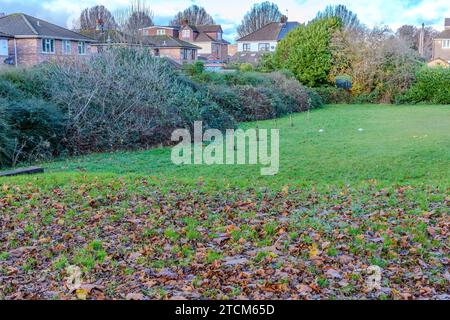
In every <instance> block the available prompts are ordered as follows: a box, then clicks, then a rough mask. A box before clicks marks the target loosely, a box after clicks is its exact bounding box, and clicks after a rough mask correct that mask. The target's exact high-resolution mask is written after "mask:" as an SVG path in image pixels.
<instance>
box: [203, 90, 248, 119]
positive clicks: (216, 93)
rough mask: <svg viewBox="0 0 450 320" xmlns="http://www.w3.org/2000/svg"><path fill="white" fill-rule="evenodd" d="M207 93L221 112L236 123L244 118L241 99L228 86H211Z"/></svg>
mask: <svg viewBox="0 0 450 320" xmlns="http://www.w3.org/2000/svg"><path fill="white" fill-rule="evenodd" d="M208 93H209V95H210V97H211V99H213V100H214V101H215V102H216V103H217V104H218V105H219V106H220V107H221V108H222V110H223V111H225V112H227V113H228V114H230V115H231V116H233V117H234V118H235V119H236V120H237V121H242V119H244V118H245V114H244V113H245V110H244V108H243V103H242V99H241V97H240V96H239V95H238V94H237V92H236V90H233V89H232V88H231V87H229V86H224V85H211V86H209V88H208Z"/></svg>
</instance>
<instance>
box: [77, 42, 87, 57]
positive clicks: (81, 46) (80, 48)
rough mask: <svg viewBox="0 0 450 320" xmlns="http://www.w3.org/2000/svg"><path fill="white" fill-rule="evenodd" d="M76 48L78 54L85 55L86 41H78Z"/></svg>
mask: <svg viewBox="0 0 450 320" xmlns="http://www.w3.org/2000/svg"><path fill="white" fill-rule="evenodd" d="M77 50H78V54H79V55H80V56H84V55H86V42H84V41H78V46H77Z"/></svg>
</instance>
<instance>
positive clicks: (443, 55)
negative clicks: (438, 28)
mask: <svg viewBox="0 0 450 320" xmlns="http://www.w3.org/2000/svg"><path fill="white" fill-rule="evenodd" d="M444 26H445V29H444V31H442V32H441V33H440V34H438V35H437V36H436V37H435V38H434V39H433V56H432V59H431V61H430V64H431V65H440V63H439V61H442V62H443V64H442V65H445V62H447V66H448V63H450V18H446V19H445V23H444Z"/></svg>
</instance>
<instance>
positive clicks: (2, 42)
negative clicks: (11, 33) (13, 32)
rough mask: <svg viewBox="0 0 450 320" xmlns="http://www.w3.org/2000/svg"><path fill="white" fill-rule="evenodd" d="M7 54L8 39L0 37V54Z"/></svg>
mask: <svg viewBox="0 0 450 320" xmlns="http://www.w3.org/2000/svg"><path fill="white" fill-rule="evenodd" d="M7 55H8V40H6V39H0V56H7Z"/></svg>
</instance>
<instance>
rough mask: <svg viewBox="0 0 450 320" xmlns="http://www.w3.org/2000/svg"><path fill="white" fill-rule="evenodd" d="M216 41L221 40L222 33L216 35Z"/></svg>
mask: <svg viewBox="0 0 450 320" xmlns="http://www.w3.org/2000/svg"><path fill="white" fill-rule="evenodd" d="M217 40H222V32H218V33H217Z"/></svg>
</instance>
